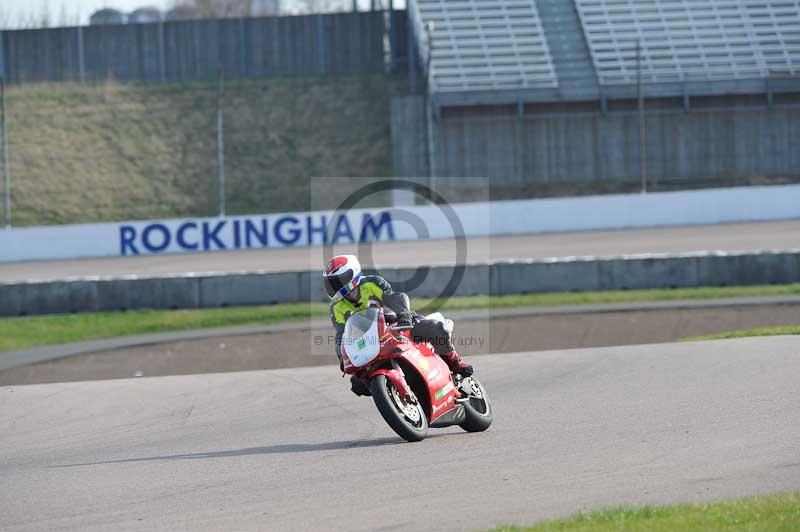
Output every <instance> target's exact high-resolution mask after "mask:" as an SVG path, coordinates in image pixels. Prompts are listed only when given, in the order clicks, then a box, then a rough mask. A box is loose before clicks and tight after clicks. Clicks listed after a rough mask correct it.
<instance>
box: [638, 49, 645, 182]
mask: <svg viewBox="0 0 800 532" xmlns="http://www.w3.org/2000/svg"><path fill="white" fill-rule="evenodd" d="M636 85H637V89H638V93H639V94H638V100H639V172H640V173H641V178H642V194H647V124H646V123H645V114H644V84H643V83H642V41H636Z"/></svg>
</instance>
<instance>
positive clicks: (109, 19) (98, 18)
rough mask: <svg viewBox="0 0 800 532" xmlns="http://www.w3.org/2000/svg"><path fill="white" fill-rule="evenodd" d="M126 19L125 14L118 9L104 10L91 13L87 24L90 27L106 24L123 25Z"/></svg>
mask: <svg viewBox="0 0 800 532" xmlns="http://www.w3.org/2000/svg"><path fill="white" fill-rule="evenodd" d="M126 21H127V17H126V16H125V13H123V12H122V11H120V10H118V9H111V8H104V9H100V10H98V11H95V12H94V13H92V16H91V17H89V24H91V25H92V26H102V25H108V24H125V22H126Z"/></svg>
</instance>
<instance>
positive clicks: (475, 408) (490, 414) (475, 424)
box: [459, 377, 494, 432]
mask: <svg viewBox="0 0 800 532" xmlns="http://www.w3.org/2000/svg"><path fill="white" fill-rule="evenodd" d="M467 378H469V379H472V380H473V381H474V383H475V386H476V387H477V388H478V390H479V392H480V397H473V396H471V397H470V399H469V401H465V402H464V403H462V405H464V421H463V422H462V423H461V424H460V425H459V427H461V428H462V429H464V430H466V431H467V432H483V431H484V430H486V429H488V428H489V427H490V426H491V425H492V420H493V419H494V409H493V408H492V402H491V400H490V399H489V396H488V395H487V394H486V390H485V389H484V387H483V384H481V383H480V381H479V380H478V379H476V378H475V377H467Z"/></svg>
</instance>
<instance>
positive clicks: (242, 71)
mask: <svg viewBox="0 0 800 532" xmlns="http://www.w3.org/2000/svg"><path fill="white" fill-rule="evenodd" d="M239 75H241V76H242V77H243V78H246V77H247V26H246V25H245V23H244V17H239Z"/></svg>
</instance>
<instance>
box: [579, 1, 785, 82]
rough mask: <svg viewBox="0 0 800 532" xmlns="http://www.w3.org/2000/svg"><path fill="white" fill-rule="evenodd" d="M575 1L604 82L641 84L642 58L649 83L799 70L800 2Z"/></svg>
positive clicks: (644, 77)
mask: <svg viewBox="0 0 800 532" xmlns="http://www.w3.org/2000/svg"><path fill="white" fill-rule="evenodd" d="M575 4H576V7H577V9H578V14H579V16H580V19H581V23H582V26H583V30H584V33H585V35H586V39H587V42H588V44H589V48H590V52H591V55H592V60H593V63H594V67H595V69H596V71H597V76H598V79H599V82H600V84H601V85H622V84H631V83H636V82H637V74H638V71H637V61H639V60H640V61H641V76H642V80H643V82H645V83H663V82H687V81H717V80H740V79H753V78H769V77H791V76H797V75H798V74H800V1H786V0H783V1H781V0H758V1H756V0H575ZM638 43H641V52H640V53H637V47H638V45H639V44H638ZM639 54H640V55H639ZM637 56H639V57H637Z"/></svg>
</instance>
